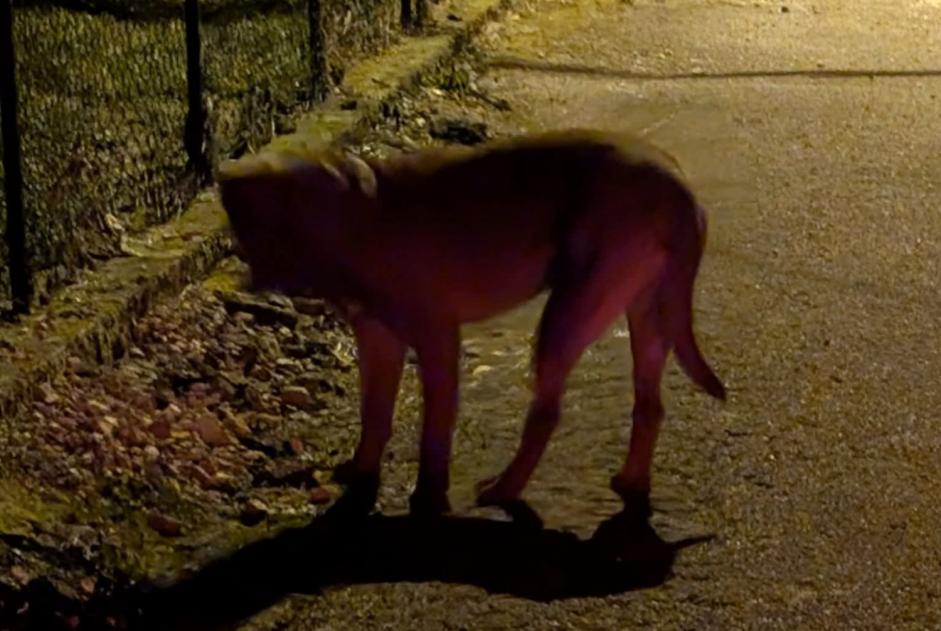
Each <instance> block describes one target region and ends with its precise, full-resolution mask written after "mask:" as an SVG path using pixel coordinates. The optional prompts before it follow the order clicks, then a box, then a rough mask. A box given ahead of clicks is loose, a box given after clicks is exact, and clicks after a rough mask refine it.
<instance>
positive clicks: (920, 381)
mask: <svg viewBox="0 0 941 631" xmlns="http://www.w3.org/2000/svg"><path fill="white" fill-rule="evenodd" d="M938 23H941V3H937V2H928V1H922V2H917V1H914V0H906V1H904V2H881V1H876V0H870V1H868V2H840V1H834V2H816V3H812V2H807V1H802V2H786V3H779V2H774V3H771V2H732V1H724V2H719V1H712V2H693V1H679V0H673V1H666V2H664V1H654V0H636V1H634V2H614V1H600V0H599V1H597V2H589V1H579V2H551V1H547V2H540V3H538V10H537V11H532V12H528V13H524V14H522V15H520V16H519V19H516V20H510V21H509V22H507V24H506V25H505V27H504V28H502V29H500V30H498V31H495V32H493V33H491V38H490V40H489V44H488V47H487V54H488V56H489V59H491V60H492V61H493V62H494V63H493V67H492V68H491V70H490V72H489V73H488V74H487V75H486V76H485V77H484V78H483V79H482V80H481V85H482V86H483V87H485V88H487V89H489V90H491V91H492V94H493V95H494V96H496V97H500V98H505V99H507V100H508V101H509V103H510V104H511V105H512V106H513V112H512V113H510V114H494V113H493V112H492V111H491V112H489V113H485V111H484V110H483V109H482V108H480V107H479V106H477V105H475V104H465V106H464V107H463V110H464V113H465V114H466V113H467V112H470V113H471V114H476V115H478V116H485V117H486V118H485V120H486V122H488V123H489V124H490V125H491V127H492V128H493V129H495V130H497V131H498V132H513V131H517V130H521V129H542V128H551V127H559V126H573V125H588V126H593V127H604V128H613V129H615V128H616V129H633V130H635V131H640V132H642V133H644V134H646V135H649V136H650V137H651V138H653V139H654V140H655V141H657V142H659V143H661V144H662V145H664V146H665V147H667V148H668V149H670V150H672V151H673V152H674V153H675V154H676V155H677V156H678V157H679V159H680V160H681V162H682V163H683V165H684V168H685V169H687V171H688V173H689V174H690V177H691V179H692V180H693V182H694V185H695V187H696V189H697V190H698V191H699V193H700V195H701V196H702V198H703V200H704V202H705V204H706V205H707V207H708V208H709V209H710V211H711V213H712V224H711V236H710V239H711V240H710V246H709V250H708V253H707V260H706V262H705V265H704V269H703V273H702V276H701V281H700V284H699V288H700V291H699V295H698V297H697V314H698V318H699V319H698V328H699V330H700V331H701V333H700V335H701V338H702V340H703V344H704V346H705V348H706V351H707V354H708V356H709V357H711V358H713V360H714V361H715V364H716V366H717V367H718V370H719V371H720V373H721V374H722V376H723V377H724V378H725V379H726V380H727V382H728V383H729V385H730V387H731V392H732V395H731V400H730V402H729V403H728V404H727V405H725V406H720V405H716V404H714V403H713V402H711V401H709V400H708V399H707V398H706V397H704V396H701V395H699V394H698V393H696V392H694V390H693V388H692V387H691V385H690V384H689V383H688V382H687V381H685V379H684V378H682V377H681V376H680V375H679V373H678V372H677V371H676V370H675V368H674V367H672V366H671V369H670V375H669V378H668V379H667V382H666V396H667V409H668V420H667V423H666V425H665V429H664V434H663V438H662V441H661V443H660V445H659V448H658V459H657V461H656V473H655V475H656V478H655V485H656V491H655V498H654V500H655V504H656V508H657V510H658V512H657V515H656V517H655V519H654V526H655V527H656V529H657V532H658V533H659V535H660V536H662V537H663V538H664V539H666V540H668V541H676V540H680V539H682V538H684V537H687V536H691V535H699V534H713V535H715V538H714V539H713V540H711V541H709V542H707V543H701V544H699V545H694V546H692V547H689V548H687V549H685V550H683V551H682V552H681V553H680V555H679V557H678V560H677V561H676V563H675V565H674V566H673V572H674V575H673V576H672V578H670V579H669V580H668V581H666V582H665V583H664V584H662V585H661V586H659V587H655V588H652V589H647V590H640V591H626V590H623V589H620V590H619V589H614V587H616V585H615V583H616V581H614V580H613V579H614V577H613V576H608V577H607V578H611V579H612V581H613V582H610V584H609V585H608V586H609V587H612V588H613V589H612V590H611V591H613V592H615V593H614V594H613V595H610V596H606V597H574V598H567V599H559V600H555V601H553V602H550V603H548V604H545V603H539V602H536V601H534V600H533V599H532V598H528V597H526V594H525V593H520V592H526V591H527V589H536V588H538V587H539V586H543V587H547V586H550V585H551V586H555V587H556V588H557V587H558V585H559V583H558V581H562V582H563V583H564V582H565V580H566V579H570V581H571V583H570V586H571V588H570V589H569V588H565V589H561V592H562V593H564V592H566V590H568V592H569V595H577V594H576V592H578V591H579V590H578V586H579V584H580V582H582V581H588V582H590V581H589V577H590V576H591V575H592V574H593V572H594V574H595V575H597V574H599V573H602V572H603V571H606V570H605V567H604V566H603V564H601V562H600V561H599V565H598V566H595V568H594V569H592V568H591V567H587V568H586V567H585V566H579V565H578V564H577V563H576V562H572V563H569V562H570V561H571V558H569V557H566V556H565V555H566V554H568V553H569V552H573V551H578V550H581V551H582V552H585V549H584V548H578V547H577V546H576V544H575V543H574V542H573V540H571V539H566V538H564V536H562V535H559V537H560V538H559V539H551V537H549V535H546V536H545V537H542V536H540V537H541V538H540V537H536V536H533V537H532V538H530V539H529V544H527V543H526V538H525V537H524V538H516V536H515V535H513V534H511V533H510V531H508V530H499V531H497V530H494V531H490V530H487V529H486V528H483V527H481V528H475V527H471V526H468V527H467V528H466V529H464V530H461V528H460V527H459V526H458V525H457V524H455V525H454V530H453V531H452V532H450V533H449V535H442V536H441V539H442V540H446V541H447V543H445V544H441V545H439V544H438V542H437V541H436V540H434V539H431V540H425V541H424V542H423V541H422V539H421V538H420V537H419V538H417V539H416V538H414V537H413V538H411V539H409V538H408V537H405V538H402V537H398V538H396V536H393V534H390V533H394V532H395V528H391V527H390V528H387V529H383V528H380V527H377V529H376V530H374V531H370V532H371V536H372V537H373V542H374V543H369V541H363V542H361V548H359V549H360V552H359V553H358V554H353V555H352V557H353V558H354V559H355V558H362V557H368V556H369V555H375V556H376V557H378V558H381V559H383V560H384V562H385V566H384V568H385V570H387V571H385V572H384V573H383V572H379V573H378V575H375V576H372V577H369V576H364V575H357V574H356V573H355V572H352V573H351V574H350V575H348V576H347V577H346V580H351V581H352V582H353V583H354V584H353V585H350V586H346V587H343V586H340V585H339V583H341V582H343V580H344V579H339V578H338V579H337V580H336V581H332V580H326V581H322V582H321V583H319V585H318V586H319V587H326V588H327V589H326V590H325V591H324V592H323V593H322V594H320V595H314V596H309V597H303V598H301V597H297V598H294V599H288V600H286V601H283V602H281V603H279V604H278V605H275V606H274V607H272V608H270V609H268V610H267V611H265V612H263V613H261V614H259V615H258V616H257V617H256V618H255V620H254V621H253V622H251V623H247V624H246V625H245V627H244V628H246V629H248V628H251V629H275V628H291V629H324V630H326V629H357V628H370V629H399V628H402V629H404V628H413V627H416V626H417V627H419V628H422V629H471V628H473V629H518V628H532V629H549V628H554V629H557V628H566V629H625V628H660V629H730V628H754V629H758V628H761V629H768V628H780V629H794V628H808V629H809V628H815V629H819V628H828V627H829V628H840V629H849V628H854V629H884V628H889V627H892V628H907V629H929V628H937V627H938V625H939V624H941V614H939V613H938V612H939V609H938V607H937V606H936V603H935V600H936V598H937V596H938V590H939V584H938V581H937V577H938V574H939V570H941V535H939V534H938V528H937V527H938V524H939V523H941V508H939V506H941V501H939V500H941V483H939V482H938V480H939V479H941V476H939V474H941V460H939V458H938V455H937V454H938V447H939V442H941V430H939V421H941V419H939V415H938V409H939V407H941V389H939V388H937V386H936V384H937V380H938V375H941V351H939V349H941V329H939V327H938V323H937V318H938V314H939V313H941V299H939V298H938V296H939V292H938V282H937V278H938V276H939V272H941V269H939V268H941V263H939V261H941V257H939V255H938V253H939V251H941V215H939V213H938V207H939V201H941V193H939V189H938V183H939V182H938V178H939V170H938V168H939V163H938V158H937V156H938V149H939V145H938V138H939V137H941V116H939V113H941V112H939V110H941V106H939V102H938V95H939V93H941V79H939V78H938V77H937V74H938V71H939V69H941V44H939V41H938V39H937V37H935V33H934V32H933V31H932V29H933V27H934V26H933V25H937V24H938ZM658 75H659V76H663V75H668V77H667V78H657V76H658ZM670 75H673V76H672V78H671V77H670ZM645 76H647V77H648V78H645ZM432 106H434V107H437V108H439V110H441V111H444V112H447V111H448V107H449V106H448V105H441V104H440V103H436V102H435V101H434V100H433V99H430V98H429V99H428V102H421V101H420V102H419V103H417V104H416V111H417V112H418V113H419V114H421V113H425V110H427V109H428V108H431V107H432ZM450 107H452V108H454V109H458V110H460V109H462V108H461V107H455V106H454V104H453V103H452V104H451V106H450ZM423 108H425V110H423ZM439 113H440V112H439ZM415 133H418V132H417V131H416V132H415ZM537 316H538V305H532V306H530V307H527V308H525V309H523V310H521V311H519V312H517V313H514V314H511V315H509V316H508V317H506V318H503V319H501V320H500V321H495V322H492V323H489V324H487V325H485V326H480V327H474V328H471V329H469V330H468V331H467V333H466V336H467V339H468V342H469V347H470V348H471V350H472V351H473V354H472V357H471V359H470V361H469V364H468V366H467V370H466V372H465V381H464V386H463V387H464V400H463V409H462V420H461V424H460V430H459V434H458V438H457V440H456V450H457V451H456V456H455V462H454V469H453V471H454V487H453V492H452V499H453V502H454V503H455V506H456V507H457V508H458V510H459V511H460V513H461V514H462V515H464V516H472V515H475V514H478V513H476V512H475V511H471V510H469V508H468V507H469V506H470V503H471V500H472V485H473V483H474V482H475V481H476V480H477V479H479V478H481V477H483V476H486V475H489V474H492V473H494V472H496V471H498V470H499V469H500V467H501V465H502V464H504V463H505V462H506V460H507V458H508V457H509V455H510V453H511V451H512V449H513V448H514V447H515V445H516V441H517V440H518V435H519V428H520V419H521V415H522V412H523V410H524V408H525V405H526V402H527V390H526V387H525V385H526V382H525V379H526V374H527V373H526V370H527V367H528V336H529V333H530V331H531V329H532V326H533V325H534V323H535V321H536V318H537ZM629 377H630V368H629V361H628V353H627V340H626V339H624V332H623V327H621V328H618V329H617V330H615V331H613V332H612V333H611V334H610V335H608V336H607V337H606V338H605V339H604V340H603V341H602V342H601V343H599V344H598V345H597V346H596V347H594V348H593V349H592V350H591V352H590V353H589V354H588V355H587V356H586V357H585V358H584V360H583V362H582V364H581V366H580V367H579V369H578V371H577V373H576V374H575V375H574V377H573V379H572V381H571V389H570V395H569V398H568V401H567V405H566V416H565V418H564V421H563V425H562V427H561V428H560V430H559V432H558V434H557V436H556V437H555V441H554V443H553V444H552V446H551V447H550V450H549V453H548V454H547V456H546V458H545V460H544V461H543V464H542V465H541V467H540V468H539V470H538V472H537V475H536V476H535V478H534V480H533V481H532V483H531V485H530V487H529V489H528V492H527V495H526V496H527V498H528V499H529V500H530V502H531V503H532V505H533V507H534V508H535V509H536V510H537V511H538V512H539V513H540V515H541V516H542V517H543V519H544V520H545V524H546V527H547V528H549V529H554V530H564V531H571V532H573V533H575V534H576V535H578V536H579V537H581V538H582V539H583V540H584V539H585V538H587V537H589V536H590V535H591V533H592V532H593V531H594V530H595V529H596V528H597V527H598V525H599V523H600V522H602V521H603V520H604V519H606V518H608V517H609V516H611V515H612V514H614V513H615V512H616V510H617V504H616V502H615V499H614V498H613V496H612V495H611V494H610V493H609V492H608V491H607V490H606V480H607V477H608V475H609V474H610V473H611V472H612V471H613V470H614V469H615V467H617V466H618V464H619V462H620V460H621V458H622V457H623V454H624V449H625V445H626V439H627V432H628V427H629V425H628V419H629V414H628V412H629V409H630V403H631V401H630V394H629V389H628V385H629V383H630V382H629ZM415 393H416V390H415V383H414V380H412V381H410V382H409V383H408V384H407V389H406V390H405V391H404V393H403V394H404V396H405V401H406V406H405V409H404V410H403V418H402V419H401V420H400V421H399V423H398V425H397V427H396V432H397V433H396V436H395V439H394V442H393V444H392V447H391V450H390V454H389V461H388V466H387V472H386V479H385V485H386V486H385V487H384V491H383V496H382V506H383V510H384V511H385V512H387V513H390V514H395V513H401V512H402V511H403V510H404V507H405V498H406V496H407V493H408V491H409V486H410V484H411V482H412V480H413V479H414V473H415V466H414V461H415V456H416V451H415V414H414V407H415V406H414V403H415ZM363 534H364V535H365V534H370V533H366V532H364V533H363ZM399 534H401V533H399ZM452 535H453V536H452ZM384 536H386V538H383V537H384ZM449 536H452V537H451V538H450V539H448V537H449ZM546 537H549V538H548V539H547V538H546ZM409 542H410V543H409ZM383 545H386V546H388V545H393V546H394V545H399V546H406V547H405V548H403V549H401V550H400V551H399V552H398V553H397V554H392V553H390V552H389V550H381V546H383ZM408 545H412V547H411V548H408ZM527 545H530V548H527V547H526V546H527ZM364 549H365V550H366V552H363V551H362V550H364ZM634 549H635V552H636V551H637V550H647V551H648V552H649V551H650V550H653V549H656V547H655V546H653V544H652V543H650V542H648V545H646V546H635V547H634ZM468 551H472V553H471V555H472V556H473V557H474V558H473V559H468V558H467V557H468ZM409 555H417V557H418V559H419V560H418V561H416V565H421V567H422V569H421V570H414V571H413V572H412V574H409V573H408V571H406V570H405V569H403V568H407V566H408V564H407V563H406V561H404V560H403V558H404V557H408V556H409ZM435 555H438V556H437V557H436V558H437V561H438V562H437V563H435V562H433V559H432V560H429V556H431V557H435ZM393 557H394V558H393ZM591 558H592V559H594V561H597V559H595V558H594V557H591ZM309 562H310V563H311V565H312V566H314V565H316V564H317V560H316V559H310V560H309ZM351 562H352V561H351ZM397 563H398V565H397ZM462 563H463V565H462ZM521 563H522V564H526V563H529V564H536V565H535V566H534V567H528V568H527V567H519V564H521ZM455 568H461V569H455ZM622 570H623V571H624V572H626V573H630V570H629V569H624V568H622ZM579 572H583V573H581V574H579ZM350 576H353V577H354V578H350ZM622 578H623V576H622ZM397 579H413V580H412V582H393V581H396V580H397ZM418 579H420V580H418ZM439 581H453V582H454V583H455V584H446V583H445V582H439ZM553 581H555V582H553ZM481 586H483V587H490V588H491V589H494V590H495V591H498V592H500V591H502V592H504V593H503V594H499V593H498V594H491V593H488V591H486V590H485V589H482V588H481ZM547 589H548V587H547ZM550 591H551V590H550ZM507 592H509V593H507Z"/></svg>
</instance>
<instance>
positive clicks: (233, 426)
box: [222, 409, 252, 438]
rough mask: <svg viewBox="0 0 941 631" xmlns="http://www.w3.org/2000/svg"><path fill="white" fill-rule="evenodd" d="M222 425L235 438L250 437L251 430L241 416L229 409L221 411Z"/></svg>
mask: <svg viewBox="0 0 941 631" xmlns="http://www.w3.org/2000/svg"><path fill="white" fill-rule="evenodd" d="M222 425H223V427H225V428H226V430H228V431H230V432H232V434H234V435H235V437H236V438H245V437H246V436H251V435H252V429H251V428H250V427H249V426H248V423H246V422H245V419H243V418H242V417H241V416H239V415H238V414H236V413H235V412H233V411H232V410H229V409H224V410H223V411H222Z"/></svg>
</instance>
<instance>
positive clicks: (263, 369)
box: [248, 364, 272, 381]
mask: <svg viewBox="0 0 941 631" xmlns="http://www.w3.org/2000/svg"><path fill="white" fill-rule="evenodd" d="M248 376H249V378H251V379H256V380H258V381H271V377H272V373H271V370H270V369H269V368H268V367H267V366H265V365H264V364H255V366H254V367H253V368H252V369H251V371H250V372H249V373H248Z"/></svg>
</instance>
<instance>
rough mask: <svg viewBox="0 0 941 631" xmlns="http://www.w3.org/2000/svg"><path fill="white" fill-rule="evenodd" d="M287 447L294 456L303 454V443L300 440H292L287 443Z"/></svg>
mask: <svg viewBox="0 0 941 631" xmlns="http://www.w3.org/2000/svg"><path fill="white" fill-rule="evenodd" d="M288 445H289V446H290V447H291V451H292V452H294V455H295V456H300V455H301V454H302V453H304V441H302V440H301V439H300V438H292V439H290V440H289V441H288Z"/></svg>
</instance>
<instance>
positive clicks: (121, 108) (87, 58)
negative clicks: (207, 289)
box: [0, 0, 400, 301]
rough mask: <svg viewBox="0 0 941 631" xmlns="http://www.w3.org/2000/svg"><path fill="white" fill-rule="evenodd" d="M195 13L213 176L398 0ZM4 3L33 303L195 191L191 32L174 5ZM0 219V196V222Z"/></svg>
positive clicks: (283, 0) (216, 3) (231, 0)
mask: <svg viewBox="0 0 941 631" xmlns="http://www.w3.org/2000/svg"><path fill="white" fill-rule="evenodd" d="M0 1H7V0H0ZM198 5H199V16H200V20H201V22H200V25H199V45H200V48H201V59H200V61H201V71H202V72H201V75H202V79H203V81H202V92H201V101H202V109H203V110H204V112H205V114H206V120H205V128H204V129H202V130H197V133H199V132H202V134H203V139H202V140H203V142H202V143H199V142H197V143H196V147H197V149H199V150H200V151H201V152H203V153H204V154H205V158H206V160H207V162H208V163H209V164H210V165H211V164H212V163H214V162H215V161H217V160H218V159H220V158H223V157H233V156H238V155H240V154H241V153H243V152H245V151H248V150H251V149H254V148H257V147H258V146H259V145H261V144H263V143H265V142H267V141H268V140H270V139H271V137H272V136H273V135H274V134H276V133H281V132H286V131H289V130H290V129H291V119H290V115H291V114H292V113H294V112H295V111H296V110H297V109H298V107H302V106H305V105H307V104H309V103H311V102H312V101H316V100H317V99H318V98H320V97H322V96H323V95H324V94H325V93H326V91H327V89H328V87H329V86H330V85H331V84H335V83H336V82H338V81H340V80H341V78H342V76H343V72H344V70H345V68H346V67H347V66H348V65H349V63H351V62H352V61H353V60H355V59H357V58H359V57H362V56H364V55H367V54H370V53H373V52H376V51H377V50H379V49H381V48H383V47H385V46H387V45H388V44H389V43H390V42H391V41H392V40H393V39H394V38H395V37H396V32H397V31H398V30H399V29H398V26H399V19H400V16H399V7H400V0H199V2H198ZM13 7H14V28H13V41H14V47H15V50H16V58H17V63H16V73H17V85H18V90H19V131H20V138H21V146H22V168H23V179H24V199H25V207H26V220H27V249H28V252H29V257H30V268H31V270H30V271H31V272H32V274H33V278H34V284H35V286H36V294H37V296H38V297H39V298H40V299H42V298H43V297H44V296H48V294H49V292H50V290H51V289H53V288H54V287H56V286H58V285H60V284H61V283H62V282H65V281H68V280H69V279H71V278H73V277H74V275H75V271H76V270H79V269H81V268H83V267H86V266H88V265H90V264H93V263H94V262H95V261H97V260H101V259H106V258H109V257H112V256H115V255H118V254H120V253H121V243H122V236H123V235H124V234H126V233H128V232H130V231H134V230H138V229H141V228H143V227H146V226H149V225H153V224H156V223H160V222H163V221H166V220H167V219H169V218H171V217H173V216H174V215H176V214H177V213H179V212H181V211H182V210H183V209H184V208H185V207H186V206H187V204H188V203H189V202H190V201H191V199H192V198H193V196H194V195H195V194H196V192H197V191H198V189H199V187H200V185H201V181H200V179H199V177H198V176H199V174H198V173H196V172H194V169H193V163H192V161H191V160H190V159H189V156H188V154H187V150H186V149H187V145H186V143H185V142H184V136H185V134H186V122H187V114H188V111H189V102H188V99H187V85H188V84H187V29H186V23H185V21H184V15H185V13H184V0H14V1H13ZM312 23H313V24H314V27H313V29H312V26H311V25H312ZM191 43H192V40H191ZM191 50H192V48H191ZM190 85H192V84H190ZM190 131H192V130H190ZM0 177H2V171H0ZM4 212H5V204H4V201H3V197H2V195H0V220H2V219H3V213H4ZM0 225H2V224H0ZM6 251H7V244H6V243H5V242H3V240H0V272H2V273H0V276H2V279H0V301H2V300H3V299H4V298H6V297H8V296H9V283H8V279H9V274H8V269H7V261H8V258H7V254H6Z"/></svg>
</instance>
